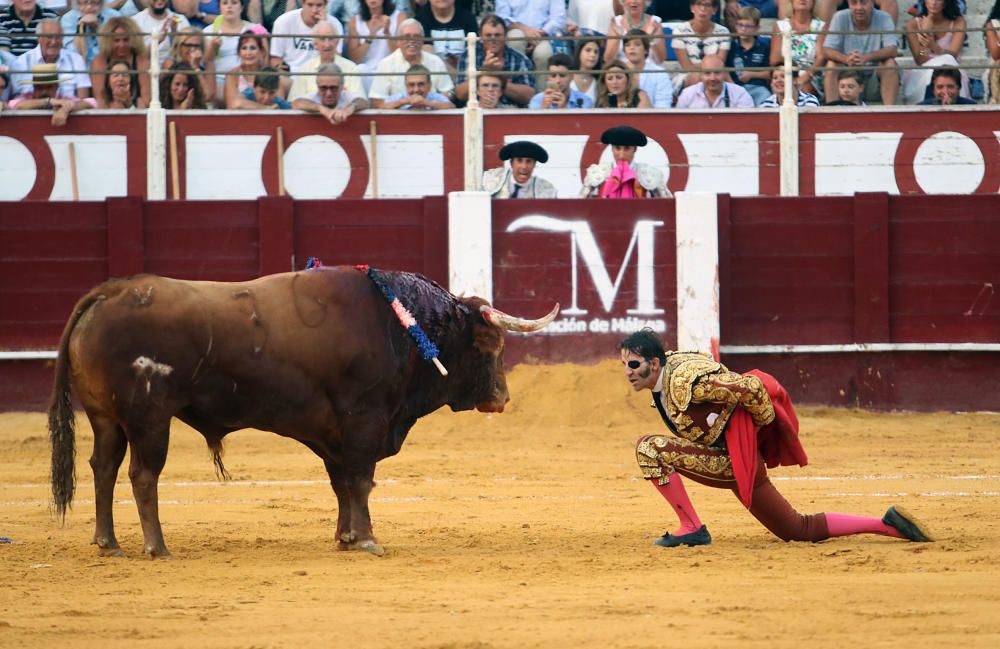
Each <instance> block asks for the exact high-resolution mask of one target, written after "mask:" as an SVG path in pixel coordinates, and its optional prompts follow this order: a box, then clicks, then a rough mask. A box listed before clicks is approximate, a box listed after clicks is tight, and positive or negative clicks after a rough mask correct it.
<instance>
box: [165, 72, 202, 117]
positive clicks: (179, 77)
mask: <svg viewBox="0 0 1000 649" xmlns="http://www.w3.org/2000/svg"><path fill="white" fill-rule="evenodd" d="M160 103H162V104H163V107H164V108H166V109H168V110H189V109H192V108H194V109H204V108H208V106H207V105H206V103H205V93H204V91H203V90H202V86H201V84H200V83H198V75H196V74H195V73H194V70H193V69H192V68H191V66H190V65H188V64H187V63H178V64H177V65H175V66H174V67H173V68H171V69H170V70H168V71H166V72H164V73H163V76H161V77H160Z"/></svg>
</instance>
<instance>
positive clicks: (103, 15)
mask: <svg viewBox="0 0 1000 649" xmlns="http://www.w3.org/2000/svg"><path fill="white" fill-rule="evenodd" d="M120 15H121V14H120V13H118V12H117V11H115V10H114V9H111V8H109V7H101V11H100V13H98V14H97V28H98V29H100V28H101V27H102V26H103V25H104V23H106V22H108V18H113V17H115V16H120ZM59 26H60V27H62V31H63V33H64V34H66V35H67V36H66V37H65V38H64V39H63V47H64V48H71V47H73V39H74V38H76V29H77V27H79V26H80V10H79V9H71V10H70V11H67V12H66V13H64V14H63V16H62V18H60V19H59ZM83 40H84V42H85V43H86V44H87V55H86V56H85V57H84V59H85V60H86V62H87V67H90V64H91V63H92V62H93V60H94V59H95V58H97V55H98V53H99V52H100V51H101V43H100V39H98V38H97V30H95V31H92V32H87V34H86V36H84V39H83ZM73 51H74V52H75V51H76V48H75V47H74V48H73Z"/></svg>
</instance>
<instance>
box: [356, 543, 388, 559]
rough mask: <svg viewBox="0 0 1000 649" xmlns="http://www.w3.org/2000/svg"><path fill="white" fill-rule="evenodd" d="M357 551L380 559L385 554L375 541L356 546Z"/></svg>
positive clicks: (383, 549)
mask: <svg viewBox="0 0 1000 649" xmlns="http://www.w3.org/2000/svg"><path fill="white" fill-rule="evenodd" d="M358 549H360V550H361V551H362V552H368V553H370V554H374V555H375V556H376V557H381V556H383V555H384V554H385V548H383V547H382V545H381V544H380V543H378V542H377V541H365V542H364V543H362V544H361V545H359V546H358Z"/></svg>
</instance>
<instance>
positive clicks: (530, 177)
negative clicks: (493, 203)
mask: <svg viewBox="0 0 1000 649" xmlns="http://www.w3.org/2000/svg"><path fill="white" fill-rule="evenodd" d="M557 56H558V55H557ZM549 60H550V61H551V59H549ZM500 160H501V161H503V162H506V161H507V160H510V167H504V166H501V167H494V168H492V169H487V170H486V172H485V173H483V183H482V185H483V191H484V192H489V193H490V196H492V197H493V198H557V195H556V188H555V187H554V186H553V185H552V183H550V182H549V181H547V180H545V179H544V178H539V177H538V176H535V175H534V174H535V165H536V164H538V163H539V162H541V163H542V164H545V163H546V162H548V161H549V154H548V152H547V151H546V150H545V149H543V148H542V147H540V146H539V145H537V144H535V143H534V142H528V141H527V140H520V141H517V142H511V143H510V144H508V145H506V146H504V147H503V148H502V149H500Z"/></svg>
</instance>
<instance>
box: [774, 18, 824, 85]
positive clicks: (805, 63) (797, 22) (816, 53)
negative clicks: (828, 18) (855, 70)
mask: <svg viewBox="0 0 1000 649" xmlns="http://www.w3.org/2000/svg"><path fill="white" fill-rule="evenodd" d="M813 4H814V3H813V0H792V4H791V7H792V11H791V15H790V16H789V17H788V18H784V19H782V20H779V21H778V22H777V23H775V25H774V30H773V31H772V32H771V65H778V63H780V62H781V61H782V59H783V58H784V54H783V53H782V52H783V50H782V47H783V44H782V40H783V39H784V36H783V34H784V30H785V29H786V27H787V28H790V29H791V31H792V34H791V37H790V40H791V41H792V64H793V65H795V66H798V68H799V69H800V70H801V71H802V72H801V74H799V83H800V84H801V87H802V90H803V91H805V92H808V93H810V94H813V95H816V96H817V97H818V96H820V95H822V94H823V76H822V72H820V71H814V70H812V69H811V68H822V67H823V66H824V65H826V56H825V55H824V54H823V41H824V39H825V34H824V33H823V31H824V27H826V23H825V22H823V21H822V20H820V19H819V18H813Z"/></svg>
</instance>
